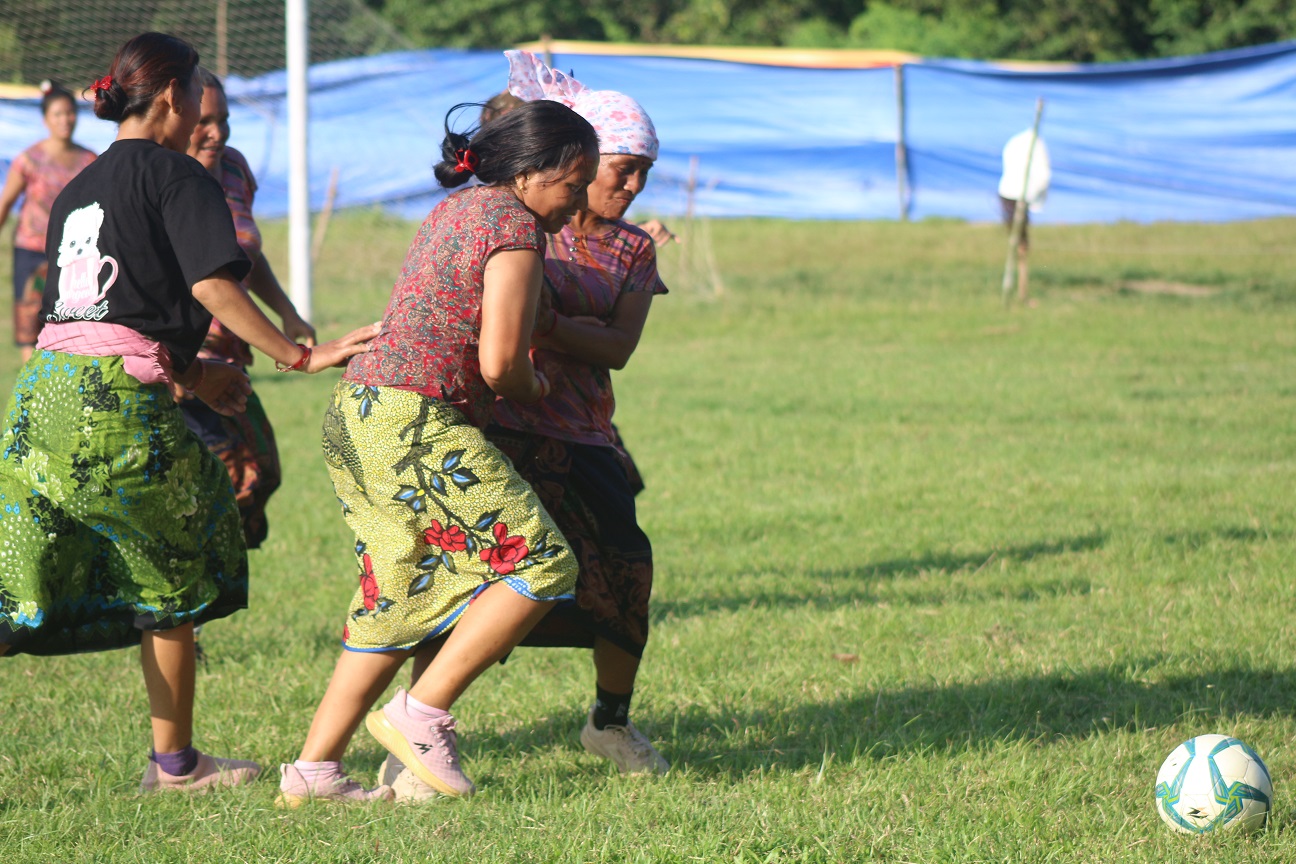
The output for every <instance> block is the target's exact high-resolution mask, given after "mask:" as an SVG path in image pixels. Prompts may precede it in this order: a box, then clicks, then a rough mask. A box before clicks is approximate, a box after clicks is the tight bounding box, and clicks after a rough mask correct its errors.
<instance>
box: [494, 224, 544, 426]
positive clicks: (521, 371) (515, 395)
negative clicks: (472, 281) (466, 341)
mask: <svg viewBox="0 0 1296 864" xmlns="http://www.w3.org/2000/svg"><path fill="white" fill-rule="evenodd" d="M543 273H544V261H543V259H542V258H541V257H540V256H539V255H537V254H536V253H535V252H532V251H530V250H526V249H509V250H505V251H501V252H496V253H495V254H493V255H491V257H490V258H489V260H487V262H486V273H485V278H484V286H483V290H482V311H481V322H482V323H481V338H480V341H479V343H478V345H477V359H478V361H479V362H480V364H481V374H482V378H484V379H486V384H487V386H489V387H490V388H491V390H493V391H495V393H496V394H497V395H499V396H503V397H504V398H505V399H513V400H515V401H517V402H535V401H537V400H538V399H540V398H542V397H543V396H544V393H545V391H546V389H547V388H546V387H545V385H544V382H543V380H542V379H541V378H540V377H539V376H537V375H536V372H535V369H534V367H532V365H531V358H530V356H529V349H530V343H531V331H532V329H533V328H534V326H535V310H536V302H537V301H538V300H539V298H540V280H541V277H542V275H543Z"/></svg>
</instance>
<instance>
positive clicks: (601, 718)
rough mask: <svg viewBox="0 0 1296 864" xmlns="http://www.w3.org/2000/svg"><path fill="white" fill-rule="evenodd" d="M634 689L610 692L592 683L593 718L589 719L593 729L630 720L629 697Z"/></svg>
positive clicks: (625, 722) (624, 723) (622, 723)
mask: <svg viewBox="0 0 1296 864" xmlns="http://www.w3.org/2000/svg"><path fill="white" fill-rule="evenodd" d="M633 695H634V691H633V690H631V691H630V692H629V693H624V694H622V693H612V692H610V691H608V690H604V689H603V688H602V687H600V686H598V684H595V685H594V718H593V720H592V721H591V722H592V723H593V724H594V728H595V729H604V728H606V727H608V726H624V725H626V724H627V723H629V722H630V697H631V696H633Z"/></svg>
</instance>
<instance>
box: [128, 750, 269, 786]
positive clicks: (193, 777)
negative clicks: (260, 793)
mask: <svg viewBox="0 0 1296 864" xmlns="http://www.w3.org/2000/svg"><path fill="white" fill-rule="evenodd" d="M260 773H261V766H260V765H258V764H256V763H255V762H248V761H246V760H244V759H221V758H219V757H217V756H208V755H207V754H206V753H199V754H198V764H197V765H195V766H194V770H193V771H191V772H189V773H188V774H181V775H180V776H178V777H172V776H171V775H170V774H168V773H166V772H165V771H163V770H162V769H161V768H159V767H158V764H157V763H156V762H154V761H153V760H152V759H150V760H149V764H148V768H147V769H145V771H144V779H143V780H141V781H140V791H141V792H173V791H180V792H205V791H207V790H208V789H211V788H212V787H215V786H242V785H244V784H246V783H251V782H252V781H253V780H254V779H256V776H257V775H258V774H260Z"/></svg>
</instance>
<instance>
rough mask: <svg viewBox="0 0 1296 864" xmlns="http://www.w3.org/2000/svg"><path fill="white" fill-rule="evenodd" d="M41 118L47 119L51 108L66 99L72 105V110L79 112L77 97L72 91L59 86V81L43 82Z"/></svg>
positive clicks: (41, 88)
mask: <svg viewBox="0 0 1296 864" xmlns="http://www.w3.org/2000/svg"><path fill="white" fill-rule="evenodd" d="M40 90H41V103H40V105H41V116H42V117H45V116H47V115H48V114H49V112H50V107H51V106H53V104H54V103H55V102H57V101H59V100H60V99H66V100H68V101H69V102H71V103H72V110H73V111H76V110H77V104H76V97H75V96H73V95H72V91H71V90H69V89H67V88H66V87H64V86H63V85H62V84H59V83H58V82H57V81H42V82H41V87H40Z"/></svg>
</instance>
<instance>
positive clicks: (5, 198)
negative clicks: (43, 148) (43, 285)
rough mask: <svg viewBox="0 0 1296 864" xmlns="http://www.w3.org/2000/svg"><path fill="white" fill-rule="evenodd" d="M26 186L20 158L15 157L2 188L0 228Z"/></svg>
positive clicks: (0, 195)
mask: <svg viewBox="0 0 1296 864" xmlns="http://www.w3.org/2000/svg"><path fill="white" fill-rule="evenodd" d="M26 187H27V184H26V182H25V181H24V180H23V176H22V172H21V171H19V170H18V160H17V159H14V161H13V163H12V164H10V166H9V176H8V177H6V178H5V184H4V188H3V189H0V228H3V227H4V224H5V220H6V219H8V218H9V211H10V210H12V209H13V206H14V203H15V202H16V201H17V200H18V196H19V195H21V194H22V191H23V189H25V188H26ZM41 251H42V252H43V251H44V250H43V249H42V250H41Z"/></svg>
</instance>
